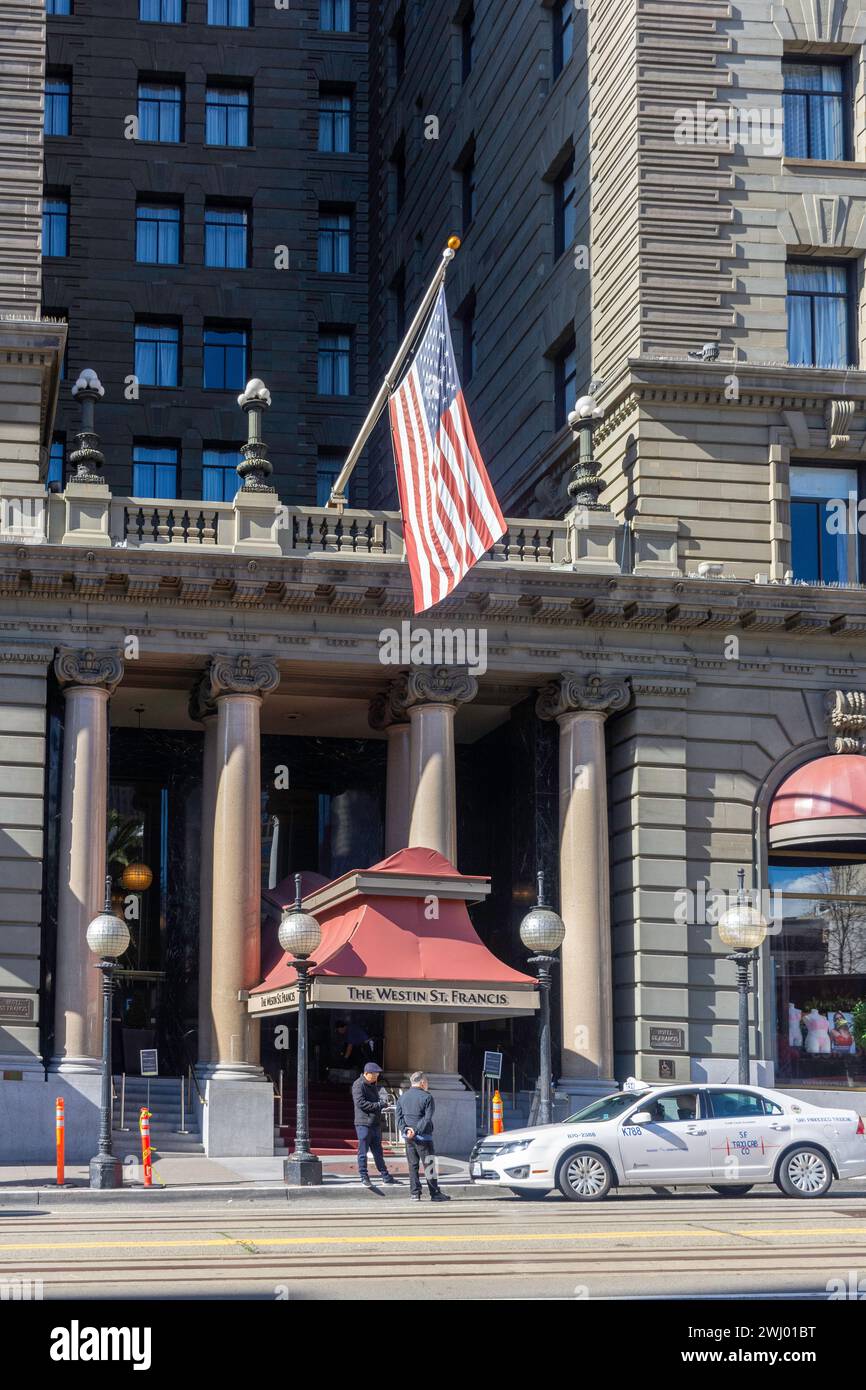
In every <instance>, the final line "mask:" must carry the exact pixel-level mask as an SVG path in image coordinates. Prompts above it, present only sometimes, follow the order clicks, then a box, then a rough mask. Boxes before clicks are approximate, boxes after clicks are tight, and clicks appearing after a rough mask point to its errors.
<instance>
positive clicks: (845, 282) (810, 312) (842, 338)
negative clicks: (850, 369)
mask: <svg viewBox="0 0 866 1390" xmlns="http://www.w3.org/2000/svg"><path fill="white" fill-rule="evenodd" d="M851 318H852V297H851V280H850V275H849V269H848V266H847V265H839V264H838V263H837V264H835V265H834V264H828V263H824V264H821V263H820V262H815V261H809V262H802V263H800V262H789V264H788V361H789V363H790V364H791V366H805V367H845V366H848V365H850V364H852V363H853V361H854V354H853V353H852V337H853V335H852V333H851Z"/></svg>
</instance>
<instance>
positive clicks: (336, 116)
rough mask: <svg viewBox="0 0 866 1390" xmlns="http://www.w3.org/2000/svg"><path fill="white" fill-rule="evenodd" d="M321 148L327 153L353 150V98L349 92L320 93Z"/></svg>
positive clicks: (341, 152)
mask: <svg viewBox="0 0 866 1390" xmlns="http://www.w3.org/2000/svg"><path fill="white" fill-rule="evenodd" d="M319 149H320V150H321V151H322V152H323V153H325V154H350V153H351V150H352V98H351V96H350V94H349V93H348V92H321V93H320V94H319Z"/></svg>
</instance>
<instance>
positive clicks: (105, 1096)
mask: <svg viewBox="0 0 866 1390" xmlns="http://www.w3.org/2000/svg"><path fill="white" fill-rule="evenodd" d="M87 944H88V946H89V947H90V949H91V951H92V952H93V954H94V955H95V956H97V957H98V960H97V965H96V968H97V970H101V971H102V1096H101V1103H100V1112H99V1153H98V1154H97V1155H96V1157H95V1158H92V1159H91V1160H90V1186H91V1187H98V1188H106V1187H122V1186H123V1164H122V1163H121V1162H120V1159H119V1158H115V1156H114V1153H113V1151H112V1142H111V1006H112V1000H113V997H114V977H115V973H116V971H117V968H118V967H117V961H118V958H119V957H120V956H122V955H123V953H124V951H126V950H127V948H128V947H129V927H128V926H127V925H126V923H125V922H124V920H123V918H122V917H115V915H114V913H113V912H112V910H111V877H110V876H108V877H107V878H106V880H105V907H104V908H103V910H102V912H100V914H99V916H98V917H94V919H93V921H92V922H91V923H90V926H89V927H88V928H87Z"/></svg>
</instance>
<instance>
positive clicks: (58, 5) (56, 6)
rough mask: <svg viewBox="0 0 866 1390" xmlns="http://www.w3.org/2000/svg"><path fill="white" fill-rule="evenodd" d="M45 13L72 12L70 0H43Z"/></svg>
mask: <svg viewBox="0 0 866 1390" xmlns="http://www.w3.org/2000/svg"><path fill="white" fill-rule="evenodd" d="M45 13H46V14H72V0H45Z"/></svg>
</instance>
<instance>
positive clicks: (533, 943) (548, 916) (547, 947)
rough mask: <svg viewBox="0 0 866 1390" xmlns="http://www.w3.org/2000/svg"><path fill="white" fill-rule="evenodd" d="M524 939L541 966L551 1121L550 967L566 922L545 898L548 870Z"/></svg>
mask: <svg viewBox="0 0 866 1390" xmlns="http://www.w3.org/2000/svg"><path fill="white" fill-rule="evenodd" d="M520 939H521V941H522V942H523V944H524V946H525V947H526V949H527V951H534V952H535V954H534V955H532V956H530V958H529V964H530V965H534V966H537V968H538V992H539V996H540V999H539V1002H540V1004H541V1008H540V1011H539V1071H538V1093H539V1099H538V1122H539V1124H542V1125H549V1124H550V1111H551V1106H550V1090H551V1063H550V971H551V967H552V966H553V965H555V964H556V956H555V955H554V952H555V951H558V950H559V948H560V946H561V945H562V943H563V940H564V939H565V923H564V922H563V920H562V918H561V917H560V915H559V913H558V912H554V910H553V908H552V907H548V906H547V904H546V903H545V901H544V874H543V873H539V875H538V902H537V903H536V905H535V907H533V908H530V910H529V912H527V914H526V916H525V917H524V919H523V921H522V922H521V923H520Z"/></svg>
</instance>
